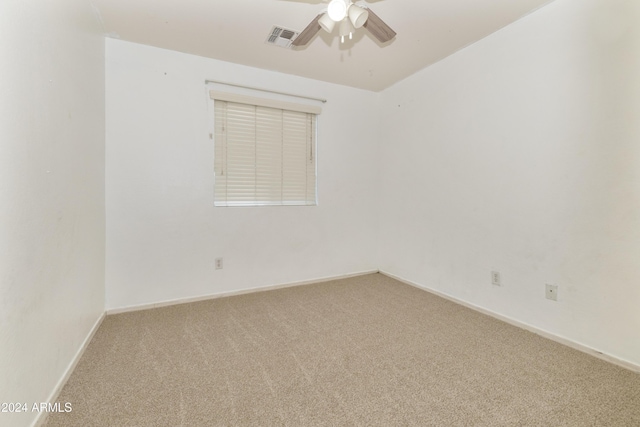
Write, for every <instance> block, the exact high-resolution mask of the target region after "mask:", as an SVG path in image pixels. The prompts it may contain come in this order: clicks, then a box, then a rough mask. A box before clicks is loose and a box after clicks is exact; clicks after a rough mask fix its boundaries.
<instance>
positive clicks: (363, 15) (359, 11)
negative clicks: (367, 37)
mask: <svg viewBox="0 0 640 427" xmlns="http://www.w3.org/2000/svg"><path fill="white" fill-rule="evenodd" d="M348 15H349V20H350V21H351V23H352V24H353V26H354V27H355V28H360V27H362V26H363V25H364V23H365V22H367V19H369V12H368V11H367V9H365V8H362V7H360V6H356V5H355V4H352V5H351V6H349V13H348Z"/></svg>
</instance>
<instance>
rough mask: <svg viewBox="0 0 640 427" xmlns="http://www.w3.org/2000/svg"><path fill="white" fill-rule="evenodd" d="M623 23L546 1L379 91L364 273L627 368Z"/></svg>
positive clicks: (628, 140)
mask: <svg viewBox="0 0 640 427" xmlns="http://www.w3.org/2000/svg"><path fill="white" fill-rule="evenodd" d="M637 22H640V3H638V2H636V1H630V0H614V1H611V2H607V3H606V4H605V3H602V2H599V1H595V0H587V1H580V0H567V1H555V2H552V3H550V4H548V5H547V6H545V7H543V8H541V9H539V10H537V11H535V12H534V13H532V14H530V15H528V16H526V17H524V18H522V19H520V20H519V21H517V22H515V23H513V24H511V25H509V26H508V27H505V28H503V29H502V30H500V31H498V32H497V33H494V34H492V35H491V36H489V37H487V38H485V39H483V40H481V41H479V42H477V43H475V44H473V45H471V46H469V47H467V48H465V49H464V50H462V51H459V52H458V53H456V54H455V55H452V56H450V57H448V58H446V59H444V60H442V61H440V62H439V63H437V64H434V65H433V66H431V67H429V68H427V69H425V70H422V71H421V72H419V73H416V74H415V75H413V76H411V77H409V78H407V79H406V80H404V81H402V82H400V83H398V84H396V85H395V86H393V87H391V88H389V89H388V90H386V91H384V92H383V93H382V97H383V106H384V108H385V117H386V121H385V126H384V128H383V133H384V135H383V138H385V140H387V141H393V143H388V144H382V145H381V158H383V159H384V172H385V173H384V180H382V183H381V185H382V189H381V194H382V197H381V200H384V203H382V204H381V205H380V237H379V249H380V254H379V256H378V258H379V260H380V263H379V265H378V268H379V269H380V270H381V271H385V272H388V273H390V274H393V275H394V276H397V277H402V278H405V279H407V280H410V281H412V282H414V283H419V284H421V285H424V286H427V287H428V288H430V289H433V290H435V291H438V292H441V293H443V294H446V295H450V296H452V297H454V298H456V299H458V300H461V301H466V302H467V303H470V304H473V305H474V306H476V307H481V308H483V309H485V310H488V311H490V312H493V313H499V314H500V315H502V316H505V317H506V318H510V319H516V320H517V321H518V322H521V323H522V324H527V325H531V326H533V327H535V328H537V329H539V330H543V331H546V332H548V333H550V334H553V335H554V336H558V337H564V338H566V339H568V340H570V341H572V342H577V343H580V344H581V345H584V346H585V347H588V348H591V349H595V350H597V351H600V352H602V353H604V354H607V355H610V356H613V357H615V358H617V359H619V360H623V361H628V362H630V363H633V364H634V365H636V366H637V365H640V334H639V332H638V331H640V310H638V307H640V287H639V286H637V285H636V284H637V283H640V263H638V261H637V260H638V259H640V179H638V171H639V170H640V163H639V159H640V145H638V143H637V141H638V140H639V139H640V126H639V125H638V121H637V120H636V117H639V116H640V80H639V79H638V78H637V76H638V75H640V56H638V55H637V52H639V51H640V26H638V25H636V23H637ZM493 271H495V272H499V273H500V276H499V277H500V285H499V286H498V285H495V284H493V283H492V275H491V273H492V272H493ZM546 285H552V286H557V287H558V288H557V290H558V292H557V297H556V299H557V300H556V301H553V300H550V299H547V298H546V295H545V290H546Z"/></svg>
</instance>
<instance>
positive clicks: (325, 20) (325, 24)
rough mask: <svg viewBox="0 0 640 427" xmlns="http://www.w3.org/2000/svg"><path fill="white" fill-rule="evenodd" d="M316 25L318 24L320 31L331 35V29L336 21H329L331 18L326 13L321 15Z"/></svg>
mask: <svg viewBox="0 0 640 427" xmlns="http://www.w3.org/2000/svg"><path fill="white" fill-rule="evenodd" d="M318 24H320V26H321V27H322V29H323V30H325V31H326V32H327V33H331V31H333V27H334V26H335V25H336V21H334V20H333V19H331V17H330V16H329V15H328V14H327V13H325V14H324V15H322V18H320V20H318Z"/></svg>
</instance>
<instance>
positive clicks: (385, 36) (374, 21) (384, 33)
mask: <svg viewBox="0 0 640 427" xmlns="http://www.w3.org/2000/svg"><path fill="white" fill-rule="evenodd" d="M367 10H368V11H369V18H368V19H367V22H365V23H364V27H365V28H366V29H367V30H369V32H370V33H371V34H372V35H373V36H374V37H375V38H377V39H378V40H379V41H380V43H386V42H388V41H389V40H391V39H392V38H394V37H395V36H396V32H395V31H393V30H392V29H391V27H390V26H388V25H387V24H385V22H384V21H383V20H382V19H380V17H379V16H378V15H376V14H375V13H373V11H372V10H371V9H369V8H367Z"/></svg>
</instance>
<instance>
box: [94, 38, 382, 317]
mask: <svg viewBox="0 0 640 427" xmlns="http://www.w3.org/2000/svg"><path fill="white" fill-rule="evenodd" d="M106 49H107V64H106V88H107V104H106V110H107V123H106V126H107V150H106V153H107V154H106V157H107V159H106V197H107V258H106V259H107V270H106V282H107V305H106V306H107V309H114V308H123V307H128V306H135V305H140V304H147V303H156V302H160V301H167V300H173V299H180V298H188V297H197V296H202V295H209V294H218V293H224V292H230V291H237V290H242V289H247V288H254V287H261V286H268V285H275V284H284V283H290V282H297V281H306V280H311V279H316V278H323V277H328V276H337V275H342V274H349V273H354V272H360V271H368V270H372V269H375V268H376V263H375V254H376V249H375V248H376V240H375V238H376V233H375V219H376V216H375V209H374V208H375V203H374V202H375V199H374V197H375V195H376V194H377V189H376V188H375V186H374V185H371V180H372V179H374V178H375V162H376V159H377V152H376V150H377V144H376V141H377V136H378V131H379V129H378V125H379V120H378V119H379V116H378V115H377V113H378V106H377V104H376V103H377V100H378V96H377V94H375V93H372V92H367V91H362V90H356V89H352V88H348V87H344V86H337V85H332V84H328V83H323V82H318V81H314V80H309V79H304V78H299V77H295V76H290V75H285V74H280V73H275V72H270V71H265V70H260V69H255V68H250V67H245V66H240V65H235V64H231V63H225V62H221V61H217V60H213V59H207V58H201V57H197V56H192V55H187V54H183V53H178V52H174V51H168V50H162V49H158V48H152V47H148V46H143V45H137V44H133V43H129V42H124V41H119V40H112V39H108V40H107V44H106ZM291 54H292V55H295V52H293V51H292V52H291ZM206 79H213V80H219V81H225V82H233V83H238V84H245V85H249V86H256V87H261V88H266V89H271V90H280V91H285V92H290V93H296V94H301V95H306V96H316V97H321V98H326V99H328V102H327V103H326V104H325V105H324V106H323V113H322V115H321V116H320V118H319V141H318V199H319V206H317V207H257V208H223V207H218V208H216V207H214V206H213V180H214V175H213V173H214V171H213V144H212V141H211V140H209V139H208V137H207V133H208V131H209V130H208V128H207V125H208V114H209V113H208V111H207V95H206V90H205V80H206ZM216 257H223V258H224V269H223V270H215V269H214V259H215V258H216Z"/></svg>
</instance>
